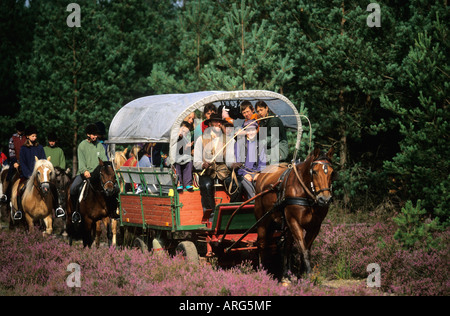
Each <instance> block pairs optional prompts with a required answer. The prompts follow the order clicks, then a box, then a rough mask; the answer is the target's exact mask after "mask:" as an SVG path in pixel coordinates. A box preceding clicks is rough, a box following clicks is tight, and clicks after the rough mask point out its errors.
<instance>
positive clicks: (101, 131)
mask: <svg viewBox="0 0 450 316" xmlns="http://www.w3.org/2000/svg"><path fill="white" fill-rule="evenodd" d="M95 125H96V126H97V129H98V138H97V141H98V142H99V143H101V144H102V146H103V148H105V155H106V159H107V160H108V161H109V156H108V144H105V140H106V138H105V137H106V125H105V123H103V122H102V121H98V122H97V123H95Z"/></svg>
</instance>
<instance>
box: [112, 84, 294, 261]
mask: <svg viewBox="0 0 450 316" xmlns="http://www.w3.org/2000/svg"><path fill="white" fill-rule="evenodd" d="M245 100H247V101H250V102H252V103H253V104H254V103H255V102H257V101H259V100H263V101H265V102H266V104H267V105H268V106H269V108H270V110H271V111H272V112H273V113H274V114H275V115H277V116H278V117H280V118H281V120H282V122H283V124H284V125H285V126H286V127H287V128H292V129H295V130H296V131H297V146H296V151H297V149H298V147H299V144H300V138H301V133H302V125H301V121H300V116H299V114H298V112H297V109H296V107H295V106H294V105H293V104H292V102H290V101H289V100H288V99H287V98H286V97H284V96H282V95H280V94H277V93H274V92H270V91H261V90H253V91H250V90H249V91H232V92H217V91H206V92H197V93H190V94H172V95H157V96H149V97H144V98H140V99H137V100H134V101H132V102H130V103H128V104H127V105H125V106H124V107H123V108H122V109H121V110H120V111H119V112H118V113H117V114H116V116H115V117H114V119H113V121H112V122H111V126H110V129H109V140H108V142H109V143H110V144H111V145H110V147H112V151H114V150H115V149H114V148H115V145H116V144H126V145H129V144H136V143H160V144H166V146H167V145H168V147H167V148H168V154H169V155H168V157H169V160H170V164H173V163H174V162H175V156H176V152H177V140H178V136H179V134H178V131H179V127H180V124H181V122H182V121H183V120H184V118H186V117H187V116H188V115H189V114H190V113H192V112H194V111H197V110H201V109H203V107H204V106H205V105H206V104H209V103H213V104H214V105H216V107H219V106H220V105H224V104H226V105H231V106H236V105H239V104H240V103H241V102H242V101H245ZM235 126H240V125H239V123H236V124H235ZM116 177H117V181H118V183H119V186H120V188H121V190H120V194H119V210H120V212H119V215H120V226H121V227H122V229H123V233H124V240H125V242H128V243H132V244H133V245H135V246H139V247H141V248H142V249H149V250H150V249H152V250H154V251H157V250H160V249H165V250H169V251H172V252H175V251H177V250H178V251H181V252H183V253H184V254H185V255H186V257H187V258H188V259H189V260H192V261H198V260H199V257H214V258H217V259H218V263H219V264H220V265H228V264H233V263H235V262H236V261H237V260H241V259H243V258H248V259H250V258H251V257H249V255H250V256H251V254H252V253H254V250H256V249H257V245H256V241H257V234H256V230H254V229H252V228H253V227H254V226H255V223H256V219H255V215H254V202H250V203H247V204H246V205H242V203H241V202H238V203H231V202H230V197H229V195H228V194H227V192H226V190H225V189H224V187H223V186H222V184H220V183H216V184H215V189H216V190H215V201H216V205H215V210H214V211H213V214H214V216H213V217H211V218H210V217H209V214H207V213H206V214H205V213H204V211H203V208H202V203H201V193H200V191H199V190H193V191H182V192H179V191H178V190H177V180H176V175H175V174H174V171H173V169H172V168H168V167H165V166H155V167H150V168H139V167H123V166H122V167H120V168H117V169H116ZM238 208H239V210H238V211H237V209H238ZM236 211H237V212H236Z"/></svg>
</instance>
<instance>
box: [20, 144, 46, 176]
mask: <svg viewBox="0 0 450 316" xmlns="http://www.w3.org/2000/svg"><path fill="white" fill-rule="evenodd" d="M27 145H28V143H25V145H23V146H22V147H20V169H21V170H22V175H23V176H24V177H25V178H27V179H29V178H30V177H31V175H32V174H33V169H34V164H35V162H36V159H35V157H37V158H38V159H47V157H45V151H44V147H42V145H39V144H37V145H36V146H29V145H28V146H27Z"/></svg>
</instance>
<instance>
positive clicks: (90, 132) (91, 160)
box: [70, 124, 107, 223]
mask: <svg viewBox="0 0 450 316" xmlns="http://www.w3.org/2000/svg"><path fill="white" fill-rule="evenodd" d="M85 133H86V137H87V138H86V139H85V140H83V141H82V142H81V143H80V144H79V145H78V150H77V157H78V172H77V176H76V177H75V178H74V180H73V182H72V185H71V186H70V201H71V202H72V222H74V223H79V222H81V215H80V213H79V212H78V210H77V204H78V195H79V190H80V185H81V184H82V183H83V180H85V179H89V178H90V177H91V172H93V171H94V170H95V168H97V166H98V165H99V162H98V159H99V158H100V159H101V160H103V161H106V160H107V158H106V154H105V149H104V147H103V145H102V144H101V143H100V142H98V141H97V138H98V135H99V131H98V127H97V125H95V124H89V125H87V126H86V130H85Z"/></svg>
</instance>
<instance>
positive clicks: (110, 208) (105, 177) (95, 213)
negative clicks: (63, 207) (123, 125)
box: [66, 159, 118, 248]
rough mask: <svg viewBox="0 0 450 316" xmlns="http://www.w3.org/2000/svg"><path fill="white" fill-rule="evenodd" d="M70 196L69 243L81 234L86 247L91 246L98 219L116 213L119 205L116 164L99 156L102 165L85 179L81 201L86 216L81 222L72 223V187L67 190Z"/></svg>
mask: <svg viewBox="0 0 450 316" xmlns="http://www.w3.org/2000/svg"><path fill="white" fill-rule="evenodd" d="M66 199H67V217H66V226H67V233H68V234H69V244H70V245H72V240H73V238H79V237H81V238H82V239H83V246H84V247H86V246H87V247H89V248H90V247H91V246H92V244H93V234H94V230H96V227H97V226H96V224H97V222H98V221H102V220H104V219H105V218H110V217H112V216H114V213H115V212H116V209H117V206H118V190H117V181H116V176H115V173H114V169H113V165H112V163H111V162H108V161H102V160H101V159H99V165H98V166H97V168H96V169H95V170H94V171H93V172H92V173H91V178H90V179H88V180H86V181H85V182H84V184H83V189H82V192H81V196H80V198H79V203H78V208H79V212H80V214H81V218H82V220H81V223H80V224H74V223H72V213H73V212H74V210H72V203H71V200H70V186H68V188H67V189H66ZM106 221H107V220H106ZM97 245H98V244H97Z"/></svg>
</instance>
